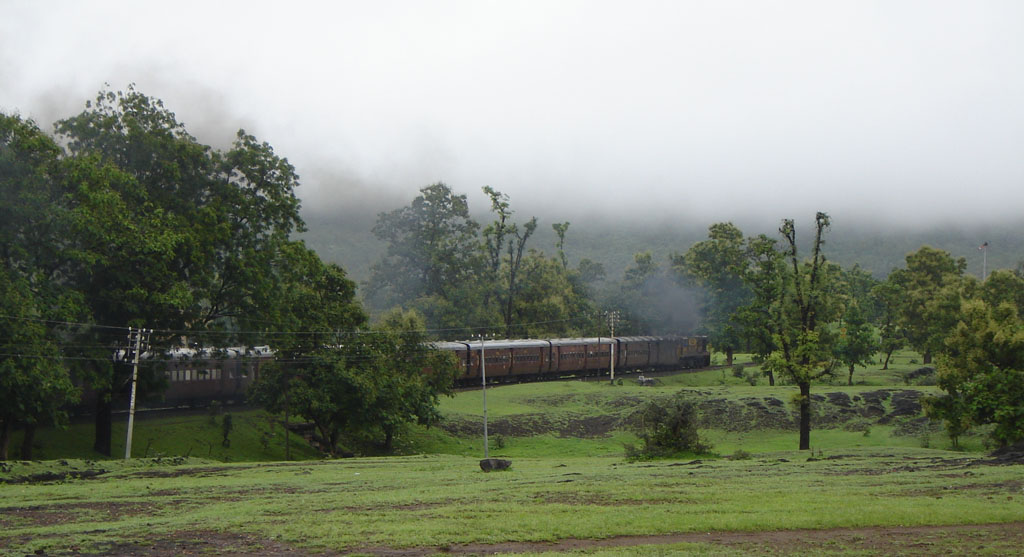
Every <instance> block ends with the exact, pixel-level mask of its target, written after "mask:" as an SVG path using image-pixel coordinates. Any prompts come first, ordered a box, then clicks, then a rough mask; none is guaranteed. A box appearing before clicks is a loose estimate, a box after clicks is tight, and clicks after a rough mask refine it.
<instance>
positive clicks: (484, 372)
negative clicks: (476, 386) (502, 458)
mask: <svg viewBox="0 0 1024 557" xmlns="http://www.w3.org/2000/svg"><path fill="white" fill-rule="evenodd" d="M477 336H478V337H479V338H480V386H481V392H482V393H483V458H484V459H489V458H490V455H489V452H488V449H487V367H486V358H485V357H484V351H483V339H484V337H485V335H477Z"/></svg>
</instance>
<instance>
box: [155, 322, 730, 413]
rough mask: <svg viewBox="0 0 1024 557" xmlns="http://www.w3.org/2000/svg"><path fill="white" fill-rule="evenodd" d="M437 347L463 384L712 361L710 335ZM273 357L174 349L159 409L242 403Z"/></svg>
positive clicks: (260, 350)
mask: <svg viewBox="0 0 1024 557" xmlns="http://www.w3.org/2000/svg"><path fill="white" fill-rule="evenodd" d="M431 346H432V347H433V348H435V349H438V350H444V351H449V352H452V353H453V354H454V355H455V357H456V359H457V360H458V362H459V363H458V365H459V374H458V376H457V377H456V384H457V386H460V387H469V386H474V385H480V384H481V381H482V378H483V376H484V374H486V378H487V383H488V384H492V383H511V382H524V381H537V380H545V379H557V378H564V377H583V376H594V375H605V374H608V373H609V372H610V371H611V369H612V362H613V358H614V369H615V371H616V373H629V372H636V371H648V370H659V369H660V370H674V369H694V368H703V367H707V366H708V365H710V360H711V355H710V353H709V352H708V340H707V337H703V336H634V337H594V338H562V339H547V340H539V339H519V340H483V341H480V340H476V341H459V342H435V343H431ZM481 355H483V365H481ZM273 358H274V351H273V350H272V349H271V348H270V347H269V346H261V347H253V348H226V349H216V350H202V349H200V350H196V349H191V348H176V349H173V350H171V351H169V352H167V353H166V355H165V356H164V358H163V362H164V374H165V377H166V379H167V384H168V386H167V389H166V390H165V391H164V392H163V396H162V400H161V401H159V402H158V404H162V405H163V406H165V407H176V406H205V405H208V404H209V403H210V402H212V401H215V400H216V401H220V402H222V403H242V402H244V401H245V396H246V393H247V391H248V389H249V386H250V385H251V384H252V383H253V382H255V381H256V380H257V379H258V378H259V372H260V367H261V365H263V364H265V363H267V362H269V361H270V360H272V359H273ZM150 359H152V358H150ZM152 405H153V404H152V403H150V404H149V406H151V407H152Z"/></svg>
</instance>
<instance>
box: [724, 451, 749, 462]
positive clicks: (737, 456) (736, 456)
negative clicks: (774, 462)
mask: <svg viewBox="0 0 1024 557" xmlns="http://www.w3.org/2000/svg"><path fill="white" fill-rule="evenodd" d="M751 458H753V456H752V455H751V454H750V453H748V452H747V451H744V450H743V449H736V452H734V453H732V456H730V457H729V460H750V459H751Z"/></svg>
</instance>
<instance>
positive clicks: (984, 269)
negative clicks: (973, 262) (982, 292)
mask: <svg viewBox="0 0 1024 557" xmlns="http://www.w3.org/2000/svg"><path fill="white" fill-rule="evenodd" d="M978 249H980V250H981V282H985V278H986V277H988V242H985V243H984V244H981V245H980V246H978Z"/></svg>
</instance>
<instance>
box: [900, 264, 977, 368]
mask: <svg viewBox="0 0 1024 557" xmlns="http://www.w3.org/2000/svg"><path fill="white" fill-rule="evenodd" d="M966 268H967V262H966V260H964V259H963V258H959V259H954V258H953V257H952V256H951V255H950V254H949V253H947V252H945V251H942V250H938V249H935V248H931V247H928V246H923V247H921V248H920V249H918V250H917V251H915V252H913V253H911V254H908V255H907V266H906V268H904V269H896V270H894V271H893V272H892V273H891V275H890V276H891V277H892V280H893V282H894V283H895V284H896V285H897V286H898V287H899V289H900V299H901V304H900V322H901V324H902V327H903V331H904V334H905V336H906V339H907V343H908V344H909V345H910V346H911V348H913V349H914V350H916V351H918V352H920V353H921V354H922V356H923V358H924V363H926V364H928V363H931V361H932V356H933V355H934V354H936V353H937V352H939V351H940V350H941V349H942V343H943V340H944V339H945V338H946V336H947V335H948V334H949V332H950V331H951V330H952V329H953V327H954V326H955V325H956V317H957V312H958V310H959V303H960V299H959V291H960V288H961V286H962V281H963V274H964V270H965V269H966Z"/></svg>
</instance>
